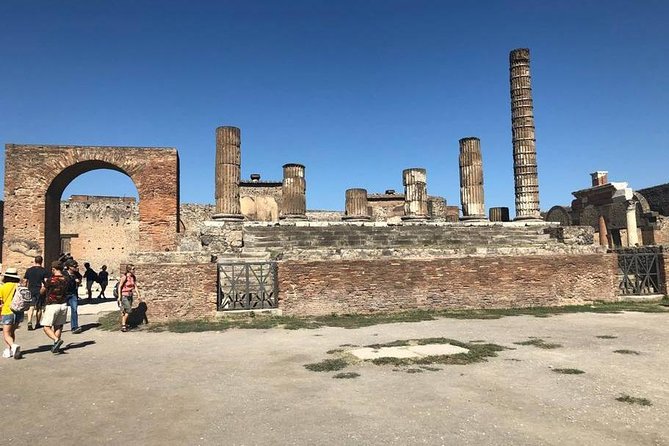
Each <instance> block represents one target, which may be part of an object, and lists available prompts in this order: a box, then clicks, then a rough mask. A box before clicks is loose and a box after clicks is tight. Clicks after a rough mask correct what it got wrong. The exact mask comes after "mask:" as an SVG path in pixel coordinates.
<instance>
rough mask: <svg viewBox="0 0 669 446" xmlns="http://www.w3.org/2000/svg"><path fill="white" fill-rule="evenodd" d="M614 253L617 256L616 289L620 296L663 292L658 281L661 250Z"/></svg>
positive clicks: (622, 250)
mask: <svg viewBox="0 0 669 446" xmlns="http://www.w3.org/2000/svg"><path fill="white" fill-rule="evenodd" d="M614 252H615V253H616V254H617V255H618V280H619V284H618V289H619V290H620V293H621V294H623V295H637V296H644V295H649V294H662V293H663V292H664V290H663V287H662V284H661V281H660V266H661V263H662V248H660V247H645V248H637V249H619V250H615V251H614Z"/></svg>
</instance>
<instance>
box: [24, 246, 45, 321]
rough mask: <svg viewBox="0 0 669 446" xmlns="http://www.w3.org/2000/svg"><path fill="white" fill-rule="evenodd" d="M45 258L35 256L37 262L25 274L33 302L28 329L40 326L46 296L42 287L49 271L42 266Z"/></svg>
mask: <svg viewBox="0 0 669 446" xmlns="http://www.w3.org/2000/svg"><path fill="white" fill-rule="evenodd" d="M43 261H44V259H43V258H42V256H37V257H35V263H34V264H33V266H31V267H30V268H28V269H27V270H26V272H25V274H24V275H23V280H24V282H25V285H26V286H27V287H28V289H29V290H30V298H31V299H32V303H31V305H30V308H29V309H28V330H34V329H35V328H38V325H39V320H40V316H41V315H42V309H43V308H44V297H43V296H42V295H41V294H40V289H41V288H42V285H44V283H45V281H46V279H47V277H48V276H49V273H48V272H47V270H46V269H45V268H43V267H42V262H43ZM33 316H35V325H34V326H33Z"/></svg>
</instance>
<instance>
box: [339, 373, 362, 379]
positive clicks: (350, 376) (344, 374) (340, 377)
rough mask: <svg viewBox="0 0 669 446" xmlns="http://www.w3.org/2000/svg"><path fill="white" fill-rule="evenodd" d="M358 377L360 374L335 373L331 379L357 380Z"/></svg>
mask: <svg viewBox="0 0 669 446" xmlns="http://www.w3.org/2000/svg"><path fill="white" fill-rule="evenodd" d="M358 376H360V373H355V372H343V373H337V374H336V375H333V376H332V377H333V378H334V379H353V378H357V377H358Z"/></svg>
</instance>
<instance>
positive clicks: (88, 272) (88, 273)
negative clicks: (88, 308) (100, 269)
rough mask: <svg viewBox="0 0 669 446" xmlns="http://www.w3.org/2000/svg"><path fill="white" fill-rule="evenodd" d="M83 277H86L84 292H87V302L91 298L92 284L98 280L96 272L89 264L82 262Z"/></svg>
mask: <svg viewBox="0 0 669 446" xmlns="http://www.w3.org/2000/svg"><path fill="white" fill-rule="evenodd" d="M84 268H85V271H84V279H86V294H88V302H90V301H91V300H92V299H93V284H94V283H95V282H96V281H97V280H98V273H96V272H95V271H94V270H93V268H91V264H90V263H88V262H86V263H84Z"/></svg>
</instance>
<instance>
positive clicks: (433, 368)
mask: <svg viewBox="0 0 669 446" xmlns="http://www.w3.org/2000/svg"><path fill="white" fill-rule="evenodd" d="M420 368H421V369H423V370H427V371H428V372H437V371H439V370H441V368H440V367H432V366H429V365H422V366H420Z"/></svg>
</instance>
